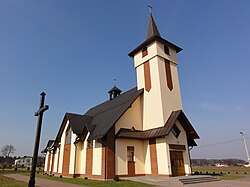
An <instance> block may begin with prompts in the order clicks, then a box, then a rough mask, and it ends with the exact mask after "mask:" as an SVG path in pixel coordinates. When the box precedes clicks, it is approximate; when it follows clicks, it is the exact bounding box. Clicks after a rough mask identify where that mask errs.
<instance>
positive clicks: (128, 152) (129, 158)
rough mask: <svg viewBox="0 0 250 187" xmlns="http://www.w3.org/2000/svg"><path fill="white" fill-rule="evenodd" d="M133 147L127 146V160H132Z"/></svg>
mask: <svg viewBox="0 0 250 187" xmlns="http://www.w3.org/2000/svg"><path fill="white" fill-rule="evenodd" d="M134 156H135V154H134V147H133V146H128V147H127V158H128V162H134V161H135V160H134Z"/></svg>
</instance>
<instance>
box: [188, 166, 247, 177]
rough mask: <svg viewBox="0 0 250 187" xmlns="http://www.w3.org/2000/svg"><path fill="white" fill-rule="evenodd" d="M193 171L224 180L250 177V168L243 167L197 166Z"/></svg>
mask: <svg viewBox="0 0 250 187" xmlns="http://www.w3.org/2000/svg"><path fill="white" fill-rule="evenodd" d="M192 169H193V172H198V173H199V174H202V175H203V174H208V175H214V176H216V177H217V178H219V179H223V180H234V179H240V178H244V177H246V176H249V175H250V168H241V167H215V166H202V167H200V166H195V167H193V168H192Z"/></svg>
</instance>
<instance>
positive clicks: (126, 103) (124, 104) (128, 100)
mask: <svg viewBox="0 0 250 187" xmlns="http://www.w3.org/2000/svg"><path fill="white" fill-rule="evenodd" d="M142 93H143V89H141V90H137V88H133V89H131V90H129V91H127V92H125V93H123V94H121V95H119V96H117V97H116V98H114V99H113V100H109V101H106V102H104V103H102V104H100V105H97V106H96V107H93V108H91V109H90V110H89V111H87V112H86V113H85V114H84V115H87V116H92V117H93V119H92V121H91V125H94V126H95V129H94V131H93V132H92V133H90V136H89V140H94V139H100V138H103V137H104V136H105V135H106V133H107V132H108V131H109V130H110V129H111V128H112V126H113V125H114V124H115V123H116V122H117V121H118V120H119V119H120V117H121V116H122V115H123V114H124V113H125V112H126V111H127V109H128V108H129V107H131V105H132V103H133V102H134V101H135V100H136V99H137V98H138V97H139V95H141V94H142Z"/></svg>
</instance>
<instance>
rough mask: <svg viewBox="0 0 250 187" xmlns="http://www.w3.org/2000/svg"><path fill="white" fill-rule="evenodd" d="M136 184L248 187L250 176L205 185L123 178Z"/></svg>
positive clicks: (178, 186) (168, 186)
mask: <svg viewBox="0 0 250 187" xmlns="http://www.w3.org/2000/svg"><path fill="white" fill-rule="evenodd" d="M124 179H128V180H132V181H136V182H144V183H148V184H152V185H155V186H158V187H250V176H249V175H248V176H246V178H241V179H237V180H221V181H215V182H206V183H197V184H187V185H183V184H180V183H176V182H174V181H172V180H173V178H169V177H165V176H157V177H153V176H150V177H148V176H146V177H145V176H143V177H130V178H124Z"/></svg>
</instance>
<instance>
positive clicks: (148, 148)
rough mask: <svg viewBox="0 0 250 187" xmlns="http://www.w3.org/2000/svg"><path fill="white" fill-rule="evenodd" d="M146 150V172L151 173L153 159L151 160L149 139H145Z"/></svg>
mask: <svg viewBox="0 0 250 187" xmlns="http://www.w3.org/2000/svg"><path fill="white" fill-rule="evenodd" d="M144 151H145V166H144V167H145V174H151V160H150V146H149V141H148V140H145V141H144Z"/></svg>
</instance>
